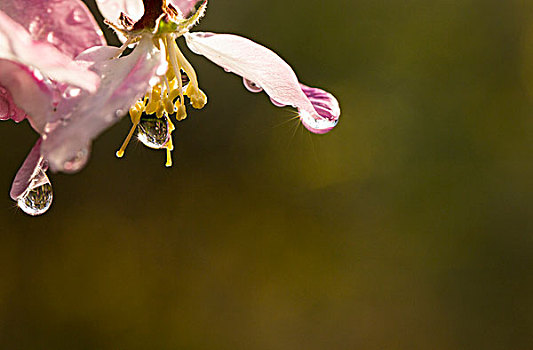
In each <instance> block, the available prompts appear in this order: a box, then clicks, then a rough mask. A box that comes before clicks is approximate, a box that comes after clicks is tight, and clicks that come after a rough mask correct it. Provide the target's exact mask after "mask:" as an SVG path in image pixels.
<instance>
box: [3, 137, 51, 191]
mask: <svg viewBox="0 0 533 350" xmlns="http://www.w3.org/2000/svg"><path fill="white" fill-rule="evenodd" d="M41 143H42V139H39V140H37V142H36V143H35V146H33V148H32V149H31V151H30V153H29V154H28V156H27V157H26V160H25V161H24V163H23V164H22V166H21V167H20V169H19V171H18V172H17V175H16V176H15V180H13V184H12V185H11V191H10V193H9V195H10V196H11V198H12V199H13V200H17V198H19V197H20V196H22V195H23V194H24V192H26V189H28V187H29V186H30V184H31V183H32V180H33V179H34V178H35V176H36V175H37V174H38V173H40V172H41V171H46V168H45V162H44V161H43V157H41Z"/></svg>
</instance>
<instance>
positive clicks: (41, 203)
mask: <svg viewBox="0 0 533 350" xmlns="http://www.w3.org/2000/svg"><path fill="white" fill-rule="evenodd" d="M43 175H44V176H45V178H46V182H44V183H42V184H40V185H38V186H36V187H34V188H30V189H29V190H27V191H26V193H24V194H23V195H22V196H21V197H20V198H19V199H18V200H17V205H18V206H19V208H20V209H22V211H23V212H25V213H26V214H28V215H31V216H37V215H42V214H44V213H46V211H47V210H48V209H50V205H52V200H53V199H54V195H53V192H52V185H51V184H50V181H49V180H48V177H46V175H45V174H44V173H43Z"/></svg>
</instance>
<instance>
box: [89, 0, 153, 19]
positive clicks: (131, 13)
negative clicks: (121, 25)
mask: <svg viewBox="0 0 533 350" xmlns="http://www.w3.org/2000/svg"><path fill="white" fill-rule="evenodd" d="M96 5H98V9H99V10H100V13H101V14H102V16H104V18H105V19H107V20H108V21H110V22H111V23H118V19H119V17H120V13H121V12H124V14H126V15H128V17H129V18H131V19H132V20H133V21H134V22H137V21H138V20H139V19H140V18H141V17H142V15H143V13H144V5H143V2H142V0H96Z"/></svg>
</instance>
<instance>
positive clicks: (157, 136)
mask: <svg viewBox="0 0 533 350" xmlns="http://www.w3.org/2000/svg"><path fill="white" fill-rule="evenodd" d="M137 138H138V139H139V141H141V142H142V143H143V144H144V145H145V146H147V147H150V148H154V149H162V148H165V145H166V144H167V143H168V140H169V139H170V128H169V124H168V119H167V117H166V116H164V117H162V118H157V117H156V116H150V115H146V114H143V116H142V117H141V121H140V122H139V126H138V134H137Z"/></svg>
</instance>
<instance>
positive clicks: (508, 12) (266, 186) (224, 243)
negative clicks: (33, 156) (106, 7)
mask: <svg viewBox="0 0 533 350" xmlns="http://www.w3.org/2000/svg"><path fill="white" fill-rule="evenodd" d="M87 3H88V4H89V5H90V6H92V5H93V1H87ZM93 9H94V8H93ZM197 29H198V30H210V31H216V32H230V33H237V34H240V35H245V36H248V37H250V38H253V39H254V40H255V41H257V42H259V43H262V44H264V45H267V46H268V47H270V48H272V49H274V50H275V51H276V52H278V53H279V54H280V55H281V56H282V57H283V58H284V59H286V60H287V61H288V62H290V63H291V65H292V66H293V67H294V68H295V70H296V71H297V73H298V75H299V77H300V80H301V81H303V82H305V83H307V84H310V85H316V86H321V87H324V88H326V89H328V90H329V91H331V92H333V93H334V94H335V95H336V96H337V97H338V99H339V101H340V103H341V107H342V116H341V121H340V123H339V125H338V127H337V128H336V129H335V130H334V131H332V132H331V133H330V134H327V135H324V136H320V135H312V134H310V133H309V132H307V131H306V130H305V129H304V128H303V127H302V126H301V125H299V124H298V122H297V121H295V120H290V119H291V118H292V116H293V115H294V113H293V112H292V110H291V109H287V108H285V109H283V108H281V109H280V108H276V107H274V106H272V105H271V104H270V102H269V100H268V98H267V97H266V95H264V94H259V95H255V94H251V93H249V92H247V91H246V90H245V88H244V87H243V85H242V81H241V79H240V78H238V77H236V76H234V75H231V74H227V73H225V72H224V71H223V70H222V69H220V68H219V67H217V66H215V65H214V64H212V63H210V62H209V61H207V60H206V59H204V58H203V57H199V56H195V55H194V54H192V53H191V52H190V51H189V50H188V49H187V48H186V47H185V45H183V44H184V43H183V41H180V42H179V45H180V46H181V47H182V49H183V51H184V53H185V54H186V56H187V57H188V58H189V59H190V61H191V62H192V63H193V65H194V66H195V67H196V69H197V72H198V74H199V78H200V84H201V87H202V89H203V90H204V91H206V93H207V94H208V96H209V103H208V105H207V107H206V108H205V109H204V110H201V111H192V110H191V111H190V113H189V117H188V119H187V120H185V121H184V122H181V123H179V124H177V130H176V132H175V133H174V144H175V147H176V150H175V151H174V163H175V164H174V166H173V167H172V168H171V169H167V168H165V167H164V161H165V153H164V152H163V151H153V150H150V149H147V148H146V147H143V146H142V145H141V144H140V143H139V142H134V143H133V144H131V145H130V146H129V148H128V151H127V153H126V156H125V158H124V159H122V160H119V159H117V158H116V157H115V151H116V150H117V148H118V147H119V146H120V144H121V143H122V141H123V139H124V137H125V136H126V134H127V132H128V130H129V128H130V122H129V120H127V118H125V119H124V120H123V121H122V122H121V123H119V124H117V125H116V126H114V127H113V128H111V129H110V130H108V131H107V132H105V133H104V134H103V135H102V136H101V137H100V138H99V139H98V140H97V141H96V142H95V143H94V147H93V152H92V158H91V161H90V163H89V165H88V166H87V167H86V168H85V169H84V170H83V171H82V172H81V173H79V174H77V175H74V176H71V175H64V174H52V175H51V180H52V183H53V186H54V195H55V202H54V204H53V206H52V208H51V210H50V211H49V212H48V213H47V214H46V215H44V216H42V217H36V218H31V217H28V216H26V215H25V214H23V213H22V212H21V211H20V210H18V209H17V208H16V207H15V205H14V203H13V202H12V201H11V200H10V199H9V195H8V193H9V188H10V186H11V181H12V179H13V177H14V175H15V173H16V171H17V169H18V168H19V166H20V164H21V163H22V161H23V160H24V158H25V156H26V154H27V152H28V151H29V150H30V148H31V146H32V145H33V143H34V141H35V140H36V135H35V134H34V132H33V131H32V130H31V129H30V127H29V125H28V124H27V123H23V124H22V125H15V124H14V123H12V122H3V123H2V127H1V128H0V144H1V147H0V149H1V151H0V157H1V160H2V164H3V165H2V169H3V171H2V172H1V173H0V189H2V191H3V193H4V195H3V196H0V220H1V221H0V222H1V223H0V276H1V278H0V348H3V349H211V350H218V349H232V350H236V349H260V350H262V349H265V350H266V349H276V350H285V349H286V350H289V349H290V350H294V349H306V350H315V349H317V350H318V349H336V350H337V349H338V350H342V349H365V350H366V349H368V350H371V349H437V350H438V349H531V348H533V299H532V298H533V273H532V272H533V218H532V215H533V165H532V162H531V160H532V155H533V137H532V136H533V118H532V116H533V103H532V102H533V2H526V1H518V0H516V1H515V0H509V1H496V0H489V1H487V0H455V1H453V0H436V1H426V0H408V1H403V0H386V1H375V0H340V1H334V2H327V1H321V0H293V1H286V0H270V1H268V2H264V1H245V0H239V1H237V0H235V1H211V3H210V5H209V8H208V12H207V15H206V17H205V18H204V19H203V20H202V22H201V24H200V25H199V26H198V28H197ZM106 35H109V36H108V37H109V38H110V39H111V38H112V34H110V33H109V32H108V33H106ZM113 40H115V39H113Z"/></svg>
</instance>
